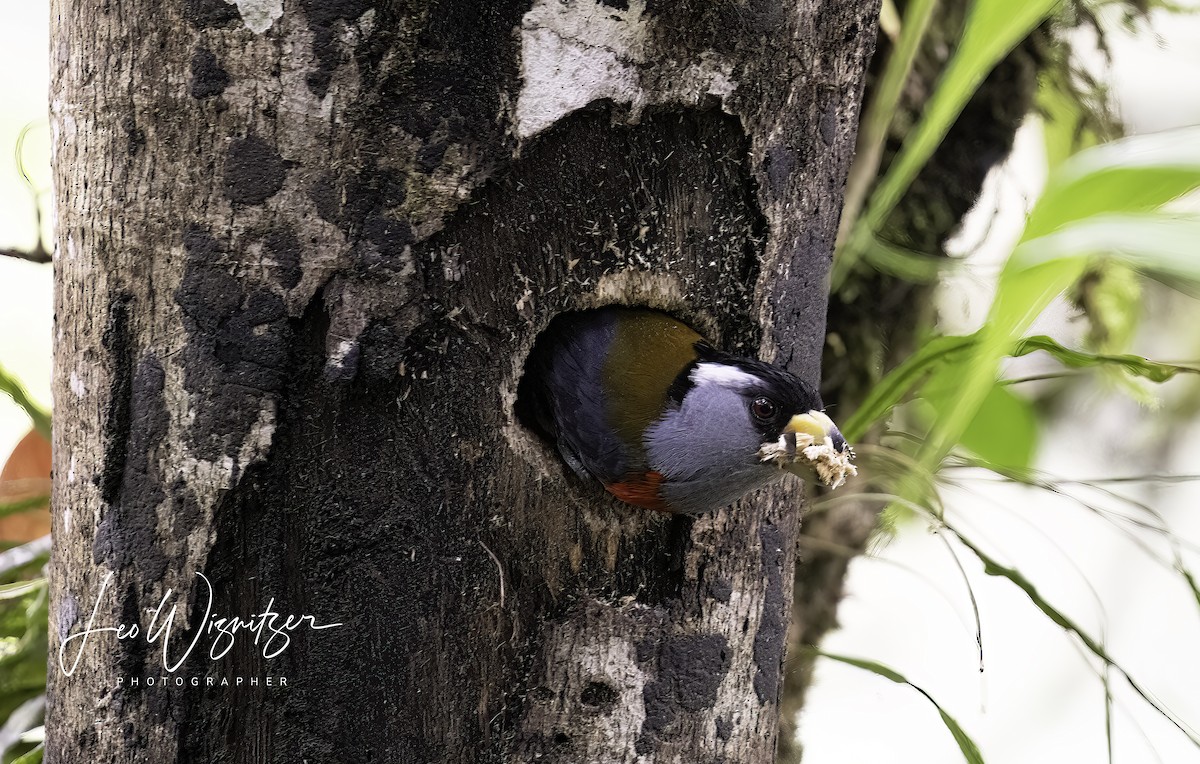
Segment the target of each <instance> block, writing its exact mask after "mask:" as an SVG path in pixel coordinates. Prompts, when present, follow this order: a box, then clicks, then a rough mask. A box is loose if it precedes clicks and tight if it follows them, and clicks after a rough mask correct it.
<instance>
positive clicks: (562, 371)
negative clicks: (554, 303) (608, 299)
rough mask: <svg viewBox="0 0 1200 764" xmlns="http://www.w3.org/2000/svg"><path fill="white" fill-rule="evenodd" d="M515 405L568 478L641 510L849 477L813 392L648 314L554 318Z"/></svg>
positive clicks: (693, 506)
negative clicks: (597, 486)
mask: <svg viewBox="0 0 1200 764" xmlns="http://www.w3.org/2000/svg"><path fill="white" fill-rule="evenodd" d="M517 401H518V404H517V409H518V410H517V413H518V416H519V418H520V419H521V421H522V422H523V423H524V424H526V425H527V426H529V427H531V428H532V429H534V430H537V431H538V432H540V433H541V434H542V435H543V436H544V437H546V438H547V439H549V440H551V441H553V442H554V443H555V444H556V445H557V447H558V450H559V453H561V454H562V457H563V459H564V460H565V461H566V463H567V464H568V465H569V466H570V467H571V468H572V469H573V470H574V471H575V473H576V474H578V475H579V476H580V477H581V478H584V479H585V480H589V479H595V480H598V481H599V482H600V483H601V484H602V485H603V486H604V488H605V489H606V490H607V491H608V492H609V493H611V494H613V495H614V496H616V497H617V498H618V499H620V500H621V501H624V502H627V503H629V504H633V505H636V506H639V507H646V508H649V509H655V510H660V511H664V512H672V513H685V514H699V513H703V512H709V511H712V510H715V509H719V508H721V507H724V506H727V505H729V504H732V503H733V502H734V501H736V500H737V499H738V498H740V497H741V496H743V495H744V494H746V493H748V492H749V491H752V490H754V489H756V488H760V487H762V486H764V485H766V484H768V483H770V482H772V481H774V480H777V479H778V478H780V477H781V476H782V475H784V474H785V473H787V472H792V473H796V474H799V475H811V474H814V473H815V474H816V476H817V477H818V478H819V479H820V480H821V481H822V482H823V483H825V484H826V485H828V486H830V487H833V488H836V487H837V486H839V485H841V484H842V482H844V480H845V478H846V476H847V475H854V474H856V471H855V467H854V465H853V463H852V462H851V459H852V458H853V455H854V454H853V451H852V450H851V449H850V447H849V446H848V445H847V443H846V440H845V439H844V438H843V437H842V434H841V433H840V432H839V431H838V429H837V427H835V426H834V424H833V422H832V421H831V420H830V418H829V417H828V416H826V415H825V413H824V411H823V409H824V405H823V404H822V403H821V397H820V395H819V394H818V393H817V391H816V390H815V389H813V387H812V386H811V385H809V384H808V383H806V382H805V381H804V380H802V379H800V378H799V377H797V376H795V375H794V374H791V373H789V372H787V371H784V370H783V369H780V368H778V367H776V366H772V365H771V364H768V363H763V362H762V361H756V360H750V359H746V358H739V357H737V356H734V355H731V354H729V353H725V352H722V351H720V350H717V349H715V348H714V347H713V346H712V345H711V344H709V343H708V342H707V341H706V340H705V339H704V338H703V337H702V336H701V335H700V334H699V333H698V332H696V331H695V330H694V329H692V328H691V327H690V326H688V325H686V324H684V323H683V322H681V321H679V320H677V319H675V318H673V317H671V316H669V315H667V314H666V313H663V312H660V311H657V310H651V309H648V308H634V307H624V306H608V307H604V308H597V309H594V310H586V311H578V312H572V313H564V314H561V315H559V316H556V317H555V318H554V319H553V320H552V321H551V322H550V325H549V326H548V327H547V328H546V330H545V331H544V332H543V333H542V334H541V335H540V336H539V337H538V340H537V342H536V343H535V344H534V347H533V349H532V350H531V351H530V355H529V358H528V359H527V361H526V364H525V372H524V374H523V376H522V378H521V381H520V385H519V387H518V392H517Z"/></svg>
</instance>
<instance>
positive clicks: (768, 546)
mask: <svg viewBox="0 0 1200 764" xmlns="http://www.w3.org/2000/svg"><path fill="white" fill-rule="evenodd" d="M758 537H759V541H760V542H761V543H762V567H763V570H765V571H766V572H767V589H766V591H765V592H764V594H763V611H762V619H761V620H760V621H759V623H758V632H757V633H756V634H755V635H754V665H755V668H756V670H755V672H754V693H755V695H757V696H758V700H759V702H760V703H778V702H779V688H780V686H781V684H782V681H781V680H782V678H783V676H782V675H783V651H784V648H785V647H786V645H787V628H788V624H787V619H788V615H789V614H790V611H789V609H788V602H787V601H786V599H785V598H784V592H783V556H784V549H785V548H786V545H787V543H788V539H787V538H786V537H785V536H784V533H783V531H782V530H781V529H780V528H779V526H777V525H773V524H769V523H765V524H763V526H762V528H761V529H760V530H759V532H758Z"/></svg>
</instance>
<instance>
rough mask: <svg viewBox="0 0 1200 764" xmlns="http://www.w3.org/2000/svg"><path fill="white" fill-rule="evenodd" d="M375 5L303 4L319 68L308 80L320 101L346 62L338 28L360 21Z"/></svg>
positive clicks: (340, 0) (333, 0)
mask: <svg viewBox="0 0 1200 764" xmlns="http://www.w3.org/2000/svg"><path fill="white" fill-rule="evenodd" d="M371 5H372V3H371V0H303V2H302V3H301V7H302V8H303V9H304V15H305V17H306V18H307V19H308V28H309V30H310V31H311V32H312V36H313V43H312V46H313V56H314V57H315V58H316V60H317V68H316V69H314V70H313V71H311V72H309V73H308V76H307V77H306V78H305V80H306V84H307V85H308V88H309V90H311V91H312V93H313V94H314V95H316V96H317V97H318V98H324V97H325V95H326V94H327V93H328V92H329V83H330V82H331V81H332V80H333V72H334V70H335V69H336V68H337V66H338V64H339V63H340V62H341V59H342V55H341V51H340V49H339V45H338V35H337V33H336V32H337V30H336V28H335V26H334V25H335V24H336V23H337V22H339V21H353V20H354V19H357V18H358V17H359V16H361V15H363V14H364V13H366V12H367V10H368V9H369V8H371Z"/></svg>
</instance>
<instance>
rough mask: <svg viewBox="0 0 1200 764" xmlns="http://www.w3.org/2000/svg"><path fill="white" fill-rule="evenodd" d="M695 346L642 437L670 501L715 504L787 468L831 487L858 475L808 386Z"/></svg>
mask: <svg viewBox="0 0 1200 764" xmlns="http://www.w3.org/2000/svg"><path fill="white" fill-rule="evenodd" d="M697 352H698V357H697V359H696V360H695V362H694V363H693V364H691V365H690V366H689V367H688V368H686V369H684V371H683V372H681V373H680V375H679V377H678V378H677V379H676V381H675V383H674V384H673V385H672V387H671V389H670V391H669V392H668V397H669V398H670V403H669V404H668V405H667V406H666V407H665V409H664V412H663V415H662V417H661V418H660V419H659V420H658V421H657V422H656V423H654V424H653V425H651V427H650V428H649V429H648V430H647V432H646V436H645V443H646V453H647V456H648V457H649V462H650V463H651V464H652V465H654V467H655V469H656V470H657V471H658V472H660V473H662V474H663V475H664V477H665V480H664V484H663V488H662V492H663V494H664V497H665V498H666V499H667V501H668V503H669V504H671V505H672V506H678V507H686V508H692V507H696V508H698V507H701V506H705V505H708V506H711V505H714V504H715V505H717V506H720V505H723V504H727V503H730V502H731V501H734V500H736V499H737V498H738V497H740V496H741V495H742V494H744V493H746V492H747V491H749V490H753V489H754V488H757V487H760V486H762V485H764V484H766V483H769V482H772V481H773V480H775V479H777V478H779V477H781V476H782V475H783V474H785V473H792V474H795V475H799V476H801V477H806V478H807V477H812V476H814V475H815V477H816V478H817V479H819V480H820V481H821V482H823V483H825V484H826V485H828V486H830V487H832V488H836V487H837V486H839V485H841V484H842V483H843V482H844V481H845V479H846V476H847V475H854V474H856V469H855V467H854V465H853V464H852V463H851V459H852V458H853V455H854V454H853V451H852V450H851V449H850V447H849V445H848V444H847V443H846V439H845V438H843V437H842V434H841V432H839V431H838V428H837V427H836V426H835V425H834V423H833V420H831V419H830V418H829V417H828V416H827V415H826V414H825V412H824V405H823V404H822V402H821V397H820V395H819V394H818V393H817V391H816V390H815V389H814V388H813V387H812V386H811V385H809V384H808V383H807V382H805V381H804V380H802V379H800V378H799V377H797V376H795V375H794V374H791V373H790V372H787V371H785V370H783V369H780V368H778V367H776V366H773V365H771V364H768V363H764V362H762V361H755V360H749V359H744V358H738V357H736V356H732V355H729V354H727V353H722V352H720V351H716V350H713V349H711V348H709V347H708V346H706V345H704V344H703V343H701V344H698V345H697ZM684 511H689V510H687V509H685V510H684Z"/></svg>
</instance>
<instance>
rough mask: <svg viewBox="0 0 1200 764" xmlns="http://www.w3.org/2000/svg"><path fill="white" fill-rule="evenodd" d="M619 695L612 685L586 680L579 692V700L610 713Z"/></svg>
mask: <svg viewBox="0 0 1200 764" xmlns="http://www.w3.org/2000/svg"><path fill="white" fill-rule="evenodd" d="M619 697H620V695H619V694H618V693H617V691H616V690H615V689H613V686H612V685H610V684H607V683H605V682H588V683H587V686H586V687H584V688H583V692H581V693H580V694H579V702H580V703H582V704H583V705H585V706H588V707H590V708H595V709H597V710H599V711H602V712H603V713H606V714H607V713H610V712H612V710H613V706H615V705H616V703H617V698H619Z"/></svg>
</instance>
